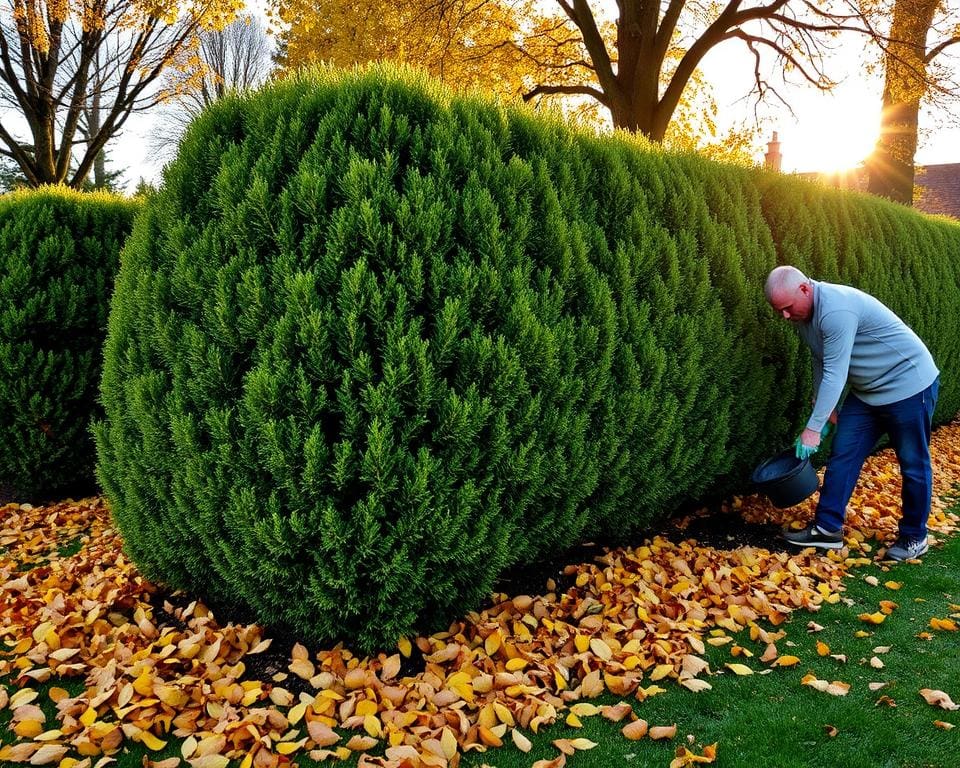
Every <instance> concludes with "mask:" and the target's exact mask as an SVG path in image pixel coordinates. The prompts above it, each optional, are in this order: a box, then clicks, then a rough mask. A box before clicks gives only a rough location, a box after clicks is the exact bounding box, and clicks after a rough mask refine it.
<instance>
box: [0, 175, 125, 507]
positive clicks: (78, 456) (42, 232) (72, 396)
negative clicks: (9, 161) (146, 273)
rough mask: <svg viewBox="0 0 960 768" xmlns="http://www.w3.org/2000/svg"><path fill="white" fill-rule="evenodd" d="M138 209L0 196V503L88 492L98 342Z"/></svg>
mask: <svg viewBox="0 0 960 768" xmlns="http://www.w3.org/2000/svg"><path fill="white" fill-rule="evenodd" d="M138 208H139V205H138V204H137V203H135V202H133V201H130V200H124V199H122V198H119V197H117V196H114V195H109V194H105V193H79V192H74V191H72V190H68V189H65V188H57V187H50V188H44V189H40V190H30V191H27V190H24V191H17V192H12V193H8V194H5V195H0V497H5V498H8V499H14V500H18V501H26V500H29V499H36V498H40V497H44V498H45V497H52V496H53V495H55V494H57V493H60V492H65V491H74V490H77V491H85V492H89V491H91V490H93V488H94V487H95V485H94V483H95V476H94V463H95V451H94V443H93V439H92V437H91V435H90V422H91V420H92V419H93V418H94V417H95V416H99V414H100V413H101V412H100V409H99V405H98V396H99V384H100V376H101V365H102V350H103V342H104V338H105V336H106V327H107V313H108V310H109V306H110V294H111V291H112V289H113V279H114V276H115V275H116V272H117V267H118V265H119V253H120V247H121V245H122V244H123V240H124V238H125V237H126V236H127V234H128V233H129V232H130V229H131V227H132V224H133V218H134V215H135V213H136V211H137V210H138Z"/></svg>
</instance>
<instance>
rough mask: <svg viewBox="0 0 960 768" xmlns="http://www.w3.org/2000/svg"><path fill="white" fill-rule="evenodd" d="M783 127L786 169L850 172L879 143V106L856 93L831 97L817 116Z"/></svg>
mask: <svg viewBox="0 0 960 768" xmlns="http://www.w3.org/2000/svg"><path fill="white" fill-rule="evenodd" d="M804 117H805V118H806V119H804V120H802V121H801V122H800V123H798V124H796V125H794V126H792V127H791V129H790V130H788V129H786V128H785V129H784V130H783V132H782V136H781V144H782V146H781V152H782V154H783V166H784V169H785V170H793V171H819V172H821V173H830V172H838V171H847V170H852V169H853V168H856V167H857V166H859V165H861V164H862V163H863V161H864V160H865V159H866V158H867V156H868V155H869V154H870V153H871V152H872V151H873V147H874V144H876V142H877V135H878V133H879V130H880V125H879V120H880V116H879V105H878V104H877V103H875V102H872V101H870V100H867V99H863V98H858V96H857V94H849V93H848V94H845V95H844V97H843V98H835V99H831V100H830V102H829V106H828V107H826V108H825V107H824V106H823V105H822V104H821V105H819V108H818V109H817V114H816V119H814V120H811V119H810V115H809V114H807V115H804Z"/></svg>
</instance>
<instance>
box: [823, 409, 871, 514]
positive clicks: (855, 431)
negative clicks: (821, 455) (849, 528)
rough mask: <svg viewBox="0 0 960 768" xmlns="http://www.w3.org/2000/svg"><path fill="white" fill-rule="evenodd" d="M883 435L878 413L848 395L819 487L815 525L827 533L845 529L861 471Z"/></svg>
mask: <svg viewBox="0 0 960 768" xmlns="http://www.w3.org/2000/svg"><path fill="white" fill-rule="evenodd" d="M882 434H883V427H882V426H881V424H880V421H879V419H878V418H877V414H876V413H875V411H874V410H873V409H872V408H871V407H870V406H869V405H867V404H866V403H864V402H863V401H862V400H860V399H859V398H858V397H857V396H856V395H848V396H847V399H846V400H845V401H844V403H843V408H842V409H841V411H840V414H839V418H838V419H837V434H836V437H834V439H833V450H832V451H831V452H830V458H829V459H828V460H827V470H826V472H825V473H824V477H823V486H822V487H821V488H820V501H819V502H818V503H817V512H816V516H815V518H814V519H815V522H816V524H817V525H818V526H819V527H820V528H821V529H822V530H824V531H838V530H840V529H841V528H843V519H844V516H845V515H846V511H847V504H848V503H849V501H850V497H851V496H852V495H853V490H854V488H856V487H857V480H858V479H859V477H860V470H861V469H862V468H863V462H864V461H866V459H867V456H869V455H870V451H872V450H873V447H874V446H875V445H876V444H877V441H878V440H879V439H880V436H881V435H882Z"/></svg>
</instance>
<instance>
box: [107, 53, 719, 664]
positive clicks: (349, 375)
mask: <svg viewBox="0 0 960 768" xmlns="http://www.w3.org/2000/svg"><path fill="white" fill-rule="evenodd" d="M525 120H527V121H528V123H526V124H525V125H517V126H514V127H513V128H511V124H510V122H509V121H508V119H507V117H506V114H505V113H504V112H503V111H502V110H500V109H497V108H495V107H493V106H492V105H490V104H488V103H484V102H482V101H476V100H471V99H464V100H459V99H458V100H453V101H451V100H450V99H449V97H448V96H447V95H445V94H444V93H441V92H440V91H438V90H437V89H436V88H435V86H433V85H431V84H428V83H427V82H425V81H423V80H421V79H419V78H418V76H416V75H410V74H406V75H404V76H401V77H397V75H396V73H392V72H390V71H388V70H382V69H373V70H370V71H368V72H365V73H360V74H354V75H333V74H328V73H323V72H315V73H312V74H310V75H306V76H303V77H299V78H293V79H291V80H289V81H285V82H283V83H280V84H276V85H273V86H271V87H269V88H267V89H264V90H263V91H261V92H259V93H258V94H256V95H253V96H249V97H244V98H226V99H224V100H223V101H222V102H219V103H217V104H216V105H214V106H213V108H212V109H210V110H209V111H208V112H206V113H205V114H204V115H202V116H201V117H200V118H199V119H198V120H197V121H196V122H195V123H194V125H193V126H192V128H191V129H190V131H189V132H188V134H187V136H186V137H185V139H184V141H183V143H182V145H181V147H180V152H179V155H178V157H177V159H176V160H175V161H174V162H173V163H172V164H171V165H170V166H169V167H168V169H167V170H166V172H165V177H164V183H163V186H162V188H161V190H160V191H159V192H158V194H157V195H156V196H155V197H153V198H152V199H151V201H150V204H149V205H148V207H147V209H146V210H145V212H144V215H143V216H142V217H141V218H140V219H138V226H137V227H136V230H135V231H134V233H133V234H132V235H131V237H130V239H129V241H128V244H127V247H126V249H125V250H124V256H123V264H122V268H121V271H120V274H119V276H118V279H117V286H116V293H115V295H114V299H113V306H112V311H111V318H110V328H109V334H108V340H107V346H106V358H107V363H106V366H105V368H104V376H103V386H102V392H103V401H104V406H105V410H106V419H105V421H104V422H103V423H102V424H100V425H98V427H97V428H96V430H95V431H96V436H97V444H98V450H99V466H98V473H99V477H100V479H101V483H102V485H103V487H104V489H105V490H106V492H107V495H108V497H109V499H110V501H111V504H112V508H113V512H114V516H115V519H116V521H117V523H118V525H119V527H120V529H121V531H122V533H123V535H124V540H125V545H126V548H127V550H128V552H129V554H130V555H131V557H132V558H133V559H134V560H135V562H137V563H138V565H139V566H140V568H141V569H142V570H143V571H144V572H145V574H146V575H148V576H149V577H152V578H157V579H161V580H163V581H165V582H167V583H168V584H171V585H174V586H177V587H189V588H191V589H193V590H195V591H196V592H198V593H199V594H202V595H204V596H205V597H206V598H207V599H208V600H211V601H212V602H213V603H214V604H221V605H223V604H226V605H230V604H236V605H240V606H244V607H247V608H251V609H253V611H254V612H255V615H256V616H257V617H258V618H259V619H260V620H262V621H264V622H265V623H268V624H272V625H284V626H290V627H296V628H297V629H298V630H299V631H300V632H301V633H302V634H303V635H306V636H309V637H312V638H315V639H320V638H331V637H346V638H349V639H350V640H351V642H353V643H356V644H357V645H359V646H360V647H364V648H373V647H375V646H376V645H378V644H382V643H386V642H393V641H394V640H395V639H396V638H397V636H398V635H399V634H400V633H402V632H408V631H410V630H411V629H412V628H413V627H415V626H418V627H424V626H427V625H429V624H431V622H436V621H438V620H440V619H447V618H449V616H450V615H451V614H454V615H457V614H459V613H460V612H461V611H462V609H463V608H464V606H470V605H476V604H477V603H478V602H479V601H480V600H481V599H482V598H483V597H484V596H486V595H487V594H489V591H490V588H491V586H492V584H493V581H494V579H495V577H496V576H497V575H498V574H499V573H500V572H501V571H502V570H503V569H504V568H505V567H507V566H508V565H510V564H512V563H515V562H517V561H518V560H521V559H523V558H526V557H529V556H531V555H535V554H537V553H541V552H545V551H549V550H550V549H551V548H558V547H561V546H564V545H572V544H573V543H575V542H576V541H577V540H578V537H579V536H580V535H581V534H582V532H583V530H584V529H585V528H586V527H587V526H588V524H589V522H590V518H589V514H588V510H589V509H590V506H589V504H588V503H587V500H588V499H589V498H590V497H591V496H592V495H593V494H599V493H600V492H601V490H602V489H601V485H602V484H603V486H604V488H606V492H605V493H604V494H603V495H604V498H605V499H609V500H614V501H615V500H616V499H617V498H618V496H622V495H623V494H624V492H625V491H626V490H628V489H629V488H630V484H629V483H628V481H627V478H626V476H624V477H620V476H619V473H620V472H621V471H623V472H628V471H629V469H630V467H629V464H630V461H629V458H627V457H625V456H624V450H625V446H626V445H627V444H628V442H629V440H630V439H631V437H632V433H633V431H634V430H635V428H636V425H637V423H638V420H639V417H640V415H641V411H642V410H643V409H646V410H647V411H650V410H652V409H653V407H654V405H653V402H652V399H653V397H654V396H655V395H654V394H650V395H645V394H644V393H643V391H642V388H641V387H640V386H638V385H639V384H640V383H641V382H642V380H643V379H644V378H649V377H651V376H655V375H657V374H656V372H655V371H654V370H653V368H654V367H656V366H657V365H660V363H659V362H658V361H657V357H658V352H657V350H656V349H654V348H653V345H652V332H651V333H648V334H647V336H646V338H645V342H646V343H647V348H646V349H645V350H643V351H642V352H638V353H636V354H634V352H632V351H631V350H629V349H626V348H623V347H620V348H618V344H617V339H618V336H619V335H620V325H621V322H626V320H624V319H623V318H621V317H619V316H618V310H617V307H616V303H615V301H614V294H615V292H617V291H623V290H627V291H633V290H634V288H633V287H632V286H633V280H632V277H631V275H630V269H629V264H628V263H627V260H628V258H629V257H628V256H627V255H625V254H623V253H620V254H614V253H612V252H610V253H609V254H608V255H609V259H610V263H611V264H610V266H611V267H612V268H615V269H617V270H618V273H617V274H614V275H610V276H608V275H604V274H603V270H604V269H606V267H600V266H598V265H595V264H593V263H591V261H590V259H589V258H588V254H589V251H590V250H591V249H593V248H595V247H596V244H597V243H599V242H601V241H602V240H603V234H602V231H601V230H600V229H599V228H598V227H597V226H596V224H592V225H590V226H588V225H587V224H586V223H584V222H581V223H578V222H577V221H576V216H577V210H578V209H579V207H580V205H581V203H580V193H581V189H582V186H583V184H585V183H590V180H589V179H588V178H587V177H588V176H589V175H590V174H591V173H593V171H592V170H591V169H590V166H589V163H588V162H587V161H586V160H585V159H584V158H582V157H578V156H576V155H571V157H573V161H572V162H571V163H570V165H569V166H568V167H567V168H565V169H563V172H564V173H566V174H569V178H567V180H566V183H565V184H554V183H553V182H552V181H551V179H550V177H549V175H548V168H547V165H546V163H545V162H544V161H542V160H538V159H536V157H530V159H529V160H521V159H520V158H519V157H514V155H515V152H516V148H518V147H519V146H520V145H521V144H522V143H526V144H528V145H529V151H528V152H526V154H528V155H534V154H535V152H536V151H538V150H539V149H547V148H550V147H552V146H555V149H556V157H558V158H560V157H562V156H563V151H564V148H563V146H556V144H557V142H560V143H561V144H570V142H571V141H572V139H571V136H570V135H568V134H566V133H565V132H564V130H563V128H562V126H561V125H560V124H559V123H557V124H553V123H544V124H543V126H541V125H539V124H538V123H536V122H533V121H530V118H529V117H527V118H525ZM513 129H516V131H518V132H517V133H516V135H512V134H511V130H513ZM588 204H589V205H591V206H592V205H593V204H592V203H588ZM707 303H709V302H707ZM641 311H642V310H641ZM638 319H639V318H638V317H635V318H634V319H633V322H636V321H637V320H638ZM644 355H645V356H646V357H647V358H649V359H650V361H651V369H650V371H641V370H640V367H641V360H640V359H639V357H641V356H644ZM661 367H662V366H661ZM619 393H625V396H624V395H622V394H619ZM645 398H646V400H645ZM671 407H676V403H673V404H672V405H671ZM658 440H660V444H661V446H662V443H663V441H662V439H661V438H660V437H658ZM642 455H644V454H643V452H642V451H641V452H639V453H638V456H642ZM644 460H645V461H649V457H647V458H644ZM618 464H619V466H617V465H618ZM610 467H614V470H615V472H614V474H615V475H616V476H615V477H614V478H613V479H611V478H610V476H609V475H610V471H609V470H610ZM601 475H603V477H602V478H601ZM662 485H663V484H661V487H662ZM604 504H608V506H609V502H608V501H604ZM614 506H615V504H614ZM648 514H649V513H648Z"/></svg>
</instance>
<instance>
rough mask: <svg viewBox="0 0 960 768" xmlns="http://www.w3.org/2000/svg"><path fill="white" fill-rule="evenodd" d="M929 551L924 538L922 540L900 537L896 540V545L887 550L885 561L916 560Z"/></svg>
mask: <svg viewBox="0 0 960 768" xmlns="http://www.w3.org/2000/svg"><path fill="white" fill-rule="evenodd" d="M928 549H930V547H929V545H928V544H927V537H926V536H924V537H923V538H922V539H908V538H907V537H906V536H901V537H900V538H899V539H897V541H896V543H895V544H894V545H893V546H892V547H890V549H888V550H887V559H888V560H899V561H901V562H902V561H904V560H916V559H918V558H920V557H922V556H923V555H925V554H927V550H928Z"/></svg>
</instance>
